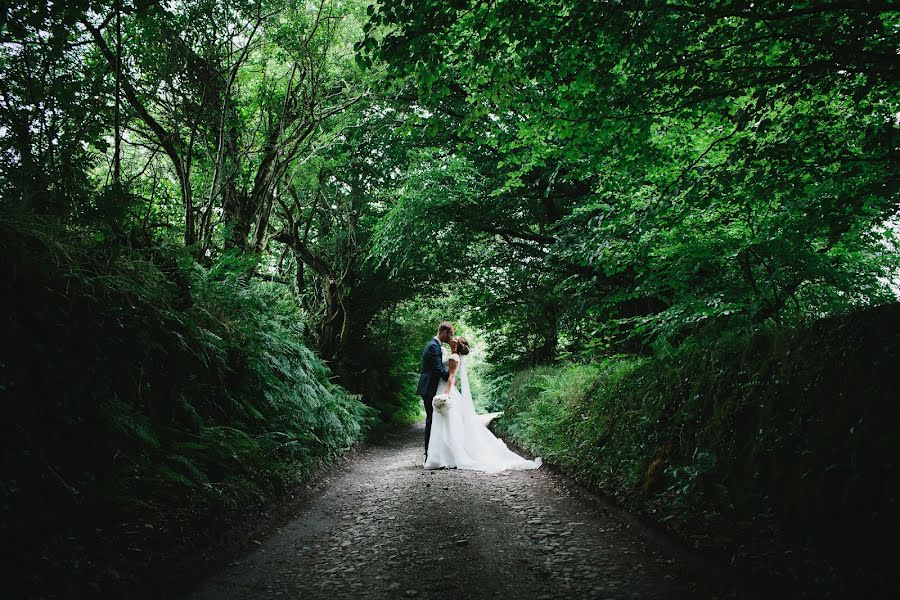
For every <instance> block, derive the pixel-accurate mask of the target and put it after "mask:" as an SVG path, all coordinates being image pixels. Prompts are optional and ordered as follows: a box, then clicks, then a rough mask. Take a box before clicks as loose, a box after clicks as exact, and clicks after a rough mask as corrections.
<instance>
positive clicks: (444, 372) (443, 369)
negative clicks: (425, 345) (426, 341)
mask: <svg viewBox="0 0 900 600" xmlns="http://www.w3.org/2000/svg"><path fill="white" fill-rule="evenodd" d="M428 355H429V358H430V361H431V371H432V372H433V373H437V374H438V375H440V376H441V379H447V378H448V377H450V369H448V368H447V365H445V364H444V361H442V360H441V347H440V346H429V350H428Z"/></svg>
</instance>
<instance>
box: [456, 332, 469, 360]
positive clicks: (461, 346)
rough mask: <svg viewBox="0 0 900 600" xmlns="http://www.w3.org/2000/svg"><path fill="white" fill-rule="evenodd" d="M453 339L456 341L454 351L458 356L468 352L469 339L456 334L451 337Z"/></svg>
mask: <svg viewBox="0 0 900 600" xmlns="http://www.w3.org/2000/svg"><path fill="white" fill-rule="evenodd" d="M453 341H455V342H456V353H457V354H459V355H460V356H465V355H466V354H468V353H469V340H467V339H466V338H464V337H463V336H461V335H458V336H456V337H455V338H453Z"/></svg>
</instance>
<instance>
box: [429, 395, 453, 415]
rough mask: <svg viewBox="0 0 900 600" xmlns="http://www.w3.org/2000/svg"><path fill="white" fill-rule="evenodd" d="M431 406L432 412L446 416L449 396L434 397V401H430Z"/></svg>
mask: <svg viewBox="0 0 900 600" xmlns="http://www.w3.org/2000/svg"><path fill="white" fill-rule="evenodd" d="M431 405H432V406H433V407H434V410H436V411H438V412H439V413H441V414H442V415H446V414H447V411H448V410H450V396H449V394H438V395H437V396H435V397H434V400H432V401H431Z"/></svg>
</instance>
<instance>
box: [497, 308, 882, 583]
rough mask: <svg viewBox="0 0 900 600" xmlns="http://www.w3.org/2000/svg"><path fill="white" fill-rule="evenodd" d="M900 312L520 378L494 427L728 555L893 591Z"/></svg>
mask: <svg viewBox="0 0 900 600" xmlns="http://www.w3.org/2000/svg"><path fill="white" fill-rule="evenodd" d="M898 333H900V306H898V305H889V306H883V307H878V308H874V309H870V310H867V311H864V312H859V313H855V314H850V315H846V316H839V317H834V318H829V319H825V320H822V321H819V322H817V323H814V324H813V325H811V326H808V327H805V328H802V329H798V330H794V331H784V330H781V331H779V330H774V329H767V330H760V331H755V332H751V333H747V332H744V333H735V334H731V335H729V336H727V337H722V338H719V339H717V340H715V341H706V342H703V341H696V342H693V343H690V344H686V345H685V346H684V347H683V348H682V349H680V350H679V351H678V352H676V353H675V354H673V355H671V356H657V357H653V358H640V359H638V358H619V359H610V360H608V361H606V362H604V363H602V364H591V365H563V366H556V367H548V368H541V369H535V370H530V371H526V372H523V373H521V374H519V376H518V377H517V378H516V380H515V381H514V383H513V385H512V386H511V388H510V391H509V397H508V399H507V402H506V405H505V415H504V417H503V419H501V421H500V422H499V423H498V428H499V429H500V430H501V431H502V432H504V433H505V434H506V435H508V436H509V437H510V438H511V439H513V440H514V441H515V442H517V443H519V444H520V445H521V446H523V447H524V448H526V449H528V450H529V451H531V452H534V453H535V454H541V455H542V456H543V457H544V458H545V460H548V461H550V462H552V463H555V464H556V465H559V466H560V467H562V468H563V469H564V470H566V471H567V472H569V473H570V474H572V475H574V476H576V477H577V478H579V479H580V480H582V481H584V482H586V483H588V484H589V485H592V486H595V487H597V488H599V489H601V490H602V491H604V492H605V493H607V494H609V495H612V496H614V497H616V498H617V499H618V500H619V501H620V502H621V503H623V504H624V505H625V506H627V507H628V508H630V509H631V510H634V511H637V512H639V513H641V514H644V515H645V516H648V517H650V518H652V519H653V520H655V521H657V522H659V523H661V524H662V525H664V526H665V527H667V528H669V529H670V530H672V531H674V532H675V533H677V534H678V535H680V536H681V537H683V538H685V539H688V540H690V541H691V542H692V543H694V544H695V545H696V546H697V547H699V548H702V549H704V550H707V551H710V552H715V553H716V554H717V555H719V556H720V557H721V556H724V557H725V558H726V559H727V560H728V561H729V562H733V563H740V564H743V565H744V566H747V567H750V568H755V569H759V570H761V571H768V572H771V571H775V572H785V573H789V574H790V576H791V578H793V579H794V580H795V583H796V584H797V585H798V586H799V587H801V588H804V589H810V590H815V593H816V594H818V595H822V594H825V593H829V592H831V593H835V594H842V593H846V592H848V591H849V590H855V591H862V590H863V589H866V588H869V589H881V588H882V587H883V586H884V585H886V583H887V573H888V569H889V566H888V562H889V559H888V557H889V556H891V552H890V550H889V549H890V547H891V546H892V545H893V542H894V541H895V539H896V536H897V534H898V532H900V528H898V521H900V518H898V514H897V509H896V499H897V497H898V493H897V492H898V472H897V471H898V457H900V452H898V450H900V438H898V436H897V434H896V429H897V423H898V409H897V399H898V396H897V392H896V390H897V379H896V378H897V375H898V373H900V335H898Z"/></svg>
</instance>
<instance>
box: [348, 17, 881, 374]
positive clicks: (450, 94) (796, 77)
mask: <svg viewBox="0 0 900 600" xmlns="http://www.w3.org/2000/svg"><path fill="white" fill-rule="evenodd" d="M373 23H374V24H375V26H373V27H372V28H370V29H369V37H368V38H367V39H366V41H365V42H364V43H362V44H361V47H362V48H363V49H364V50H365V51H366V53H365V56H367V57H370V58H368V59H366V60H375V61H377V60H383V61H385V62H387V64H388V68H389V69H390V72H392V73H394V74H395V76H396V77H398V78H401V77H403V78H407V79H409V80H410V82H411V83H412V84H414V85H416V86H417V88H418V91H419V98H420V100H421V102H422V103H423V104H424V105H425V106H426V107H427V108H428V110H429V111H431V112H432V113H433V115H432V116H431V117H430V118H429V119H426V123H428V124H429V126H430V127H431V128H432V129H433V130H435V131H437V132H438V133H437V134H436V135H437V136H440V135H442V134H444V132H445V129H446V128H447V126H448V125H450V124H452V126H454V127H455V128H456V130H457V131H458V132H459V133H458V136H459V138H458V139H456V140H454V141H453V143H452V144H440V145H439V147H438V148H437V149H433V150H431V151H429V152H428V153H426V154H424V155H419V156H418V157H417V163H416V164H415V165H413V167H412V168H411V171H410V175H409V177H408V180H407V182H406V185H405V187H404V188H403V189H402V190H401V200H400V201H399V202H398V203H397V204H396V205H395V207H394V208H393V209H392V213H393V214H392V215H390V218H389V220H388V221H387V225H388V227H389V229H388V234H387V236H386V239H385V240H384V243H383V244H382V247H383V248H384V250H385V251H388V252H390V254H391V255H398V256H397V257H396V258H394V263H393V264H394V265H395V268H397V269H398V270H400V271H402V272H406V271H404V268H406V270H407V271H408V270H409V269H410V268H412V269H414V270H418V269H420V267H419V265H420V264H421V261H422V260H423V259H425V258H427V256H425V257H423V256H421V254H420V253H421V252H423V250H422V249H421V248H419V247H418V246H420V244H416V243H415V240H416V239H418V238H419V237H420V236H422V234H423V231H426V232H428V233H429V234H430V235H432V236H436V237H439V238H441V236H440V235H439V233H440V231H441V230H442V229H444V228H446V227H447V226H448V225H450V226H453V227H454V228H457V229H458V230H460V231H461V232H464V236H465V248H466V252H465V253H464V254H463V256H464V257H465V258H464V260H465V261H466V263H467V267H468V272H467V274H466V275H467V276H468V277H469V279H470V281H471V285H469V286H468V287H467V294H468V297H470V298H471V299H472V303H473V305H474V306H475V307H477V309H478V310H477V314H478V317H479V318H480V323H481V324H483V325H485V326H487V327H488V328H490V329H491V330H492V331H501V330H504V329H508V330H515V329H523V328H525V329H528V330H530V335H531V337H533V338H534V339H531V340H528V343H527V344H525V345H524V348H525V349H526V355H525V356H523V357H522V362H524V363H526V364H527V363H529V362H533V359H534V360H537V361H538V362H540V361H544V360H552V358H553V356H554V354H555V352H556V351H557V349H559V347H560V346H562V349H563V350H577V349H581V348H584V347H589V348H591V349H593V347H596V346H600V348H598V349H599V350H600V351H601V353H603V352H604V351H606V350H607V348H606V346H608V344H609V343H610V342H613V343H615V342H617V341H621V338H622V337H623V335H624V334H629V333H636V334H638V337H639V338H640V339H643V340H645V341H646V340H659V339H661V340H663V341H677V340H679V339H681V338H682V337H683V336H684V335H686V334H689V333H690V332H691V331H693V330H694V328H695V327H696V326H697V325H699V324H703V323H705V322H708V321H710V320H716V321H732V322H733V321H742V322H754V323H761V322H766V321H778V322H782V321H787V322H796V321H798V320H802V319H808V318H815V317H819V316H822V315H824V314H828V313H831V312H834V311H840V310H844V309H847V308H849V307H854V306H864V305H868V304H872V303H878V302H880V301H885V300H887V299H891V298H893V295H892V294H891V293H889V292H888V290H887V289H886V288H885V286H884V283H883V280H882V279H880V278H884V277H893V276H895V275H894V274H895V273H896V269H897V251H896V245H895V241H896V240H895V230H894V229H895V228H896V221H892V219H893V218H894V217H895V216H896V213H897V208H898V206H897V201H898V196H897V179H896V177H895V175H896V164H897V147H896V132H897V126H898V123H897V114H898V101H897V91H898V90H897V85H896V75H897V70H896V61H895V60H893V59H894V57H895V54H896V47H897V41H898V14H897V13H896V12H894V11H890V10H888V8H887V6H886V5H884V4H882V3H880V2H871V3H870V2H858V3H856V2H855V3H832V4H829V3H815V2H802V3H796V2H757V3H747V2H743V1H740V0H722V1H717V2H697V3H691V2H689V3H682V4H678V3H671V2H664V1H655V2H603V1H601V2H597V1H594V0H589V1H588V0H586V1H581V0H536V1H533V2H527V3H525V4H523V3H521V2H511V1H509V2H508V1H502V0H501V1H497V2H481V1H479V0H471V1H460V2H442V1H434V2H428V1H425V2H419V1H415V2H410V1H407V0H386V1H385V2H382V3H380V4H379V5H378V8H377V9H376V10H375V12H374V17H373ZM436 145H437V144H436ZM892 227H893V228H894V229H892ZM441 239H443V241H444V242H445V243H446V244H447V245H448V247H449V246H450V245H451V244H452V241H451V238H450V237H449V236H447V237H443V238H441ZM447 254H448V255H451V256H455V254H454V253H452V252H448V253H447ZM497 265H503V268H502V270H500V271H498V269H497ZM562 300H565V302H561V301H562ZM604 340H605V341H604ZM513 345H515V344H513ZM520 347H521V345H520ZM625 348H629V346H627V345H626V346H625ZM630 349H632V350H633V349H634V346H631V347H630ZM532 353H537V354H538V355H539V356H537V357H532V356H529V354H532Z"/></svg>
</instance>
